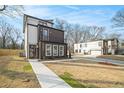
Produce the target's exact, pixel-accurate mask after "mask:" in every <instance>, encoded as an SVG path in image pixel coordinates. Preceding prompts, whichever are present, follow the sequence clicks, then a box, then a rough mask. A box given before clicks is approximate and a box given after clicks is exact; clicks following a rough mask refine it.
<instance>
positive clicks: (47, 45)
mask: <svg viewBox="0 0 124 93" xmlns="http://www.w3.org/2000/svg"><path fill="white" fill-rule="evenodd" d="M51 50H52V45H51V44H46V56H52V53H51Z"/></svg>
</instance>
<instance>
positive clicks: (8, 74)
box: [0, 69, 34, 80]
mask: <svg viewBox="0 0 124 93" xmlns="http://www.w3.org/2000/svg"><path fill="white" fill-rule="evenodd" d="M0 75H3V76H6V77H7V78H9V79H11V80H15V79H22V80H24V79H31V80H34V78H33V74H32V73H26V72H17V71H12V70H7V69H0Z"/></svg>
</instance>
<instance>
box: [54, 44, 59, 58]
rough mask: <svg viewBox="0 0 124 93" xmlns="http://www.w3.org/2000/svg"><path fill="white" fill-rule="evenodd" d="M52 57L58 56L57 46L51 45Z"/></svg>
mask: <svg viewBox="0 0 124 93" xmlns="http://www.w3.org/2000/svg"><path fill="white" fill-rule="evenodd" d="M53 56H58V45H53Z"/></svg>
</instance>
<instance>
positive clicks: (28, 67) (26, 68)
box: [23, 64, 32, 72]
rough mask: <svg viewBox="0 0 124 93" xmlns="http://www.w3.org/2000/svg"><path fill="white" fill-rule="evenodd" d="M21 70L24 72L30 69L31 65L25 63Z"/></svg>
mask: <svg viewBox="0 0 124 93" xmlns="http://www.w3.org/2000/svg"><path fill="white" fill-rule="evenodd" d="M23 70H24V71H25V72H26V71H32V67H31V65H30V64H28V65H25V66H24V67H23Z"/></svg>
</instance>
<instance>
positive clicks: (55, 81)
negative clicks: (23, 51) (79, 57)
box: [29, 59, 71, 88]
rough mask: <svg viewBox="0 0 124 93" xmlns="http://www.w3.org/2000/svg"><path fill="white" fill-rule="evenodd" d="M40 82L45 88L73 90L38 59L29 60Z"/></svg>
mask: <svg viewBox="0 0 124 93" xmlns="http://www.w3.org/2000/svg"><path fill="white" fill-rule="evenodd" d="M29 63H30V64H31V66H32V68H33V70H34V72H35V74H36V76H37V78H38V81H39V83H40V85H41V87H43V88H71V86H69V85H68V84H67V83H66V82H65V81H64V80H62V79H61V78H59V77H58V76H57V75H56V74H55V73H54V72H53V71H51V70H50V69H49V68H47V67H46V66H45V65H44V64H42V63H41V62H38V60H36V59H33V60H31V59H29Z"/></svg>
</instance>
